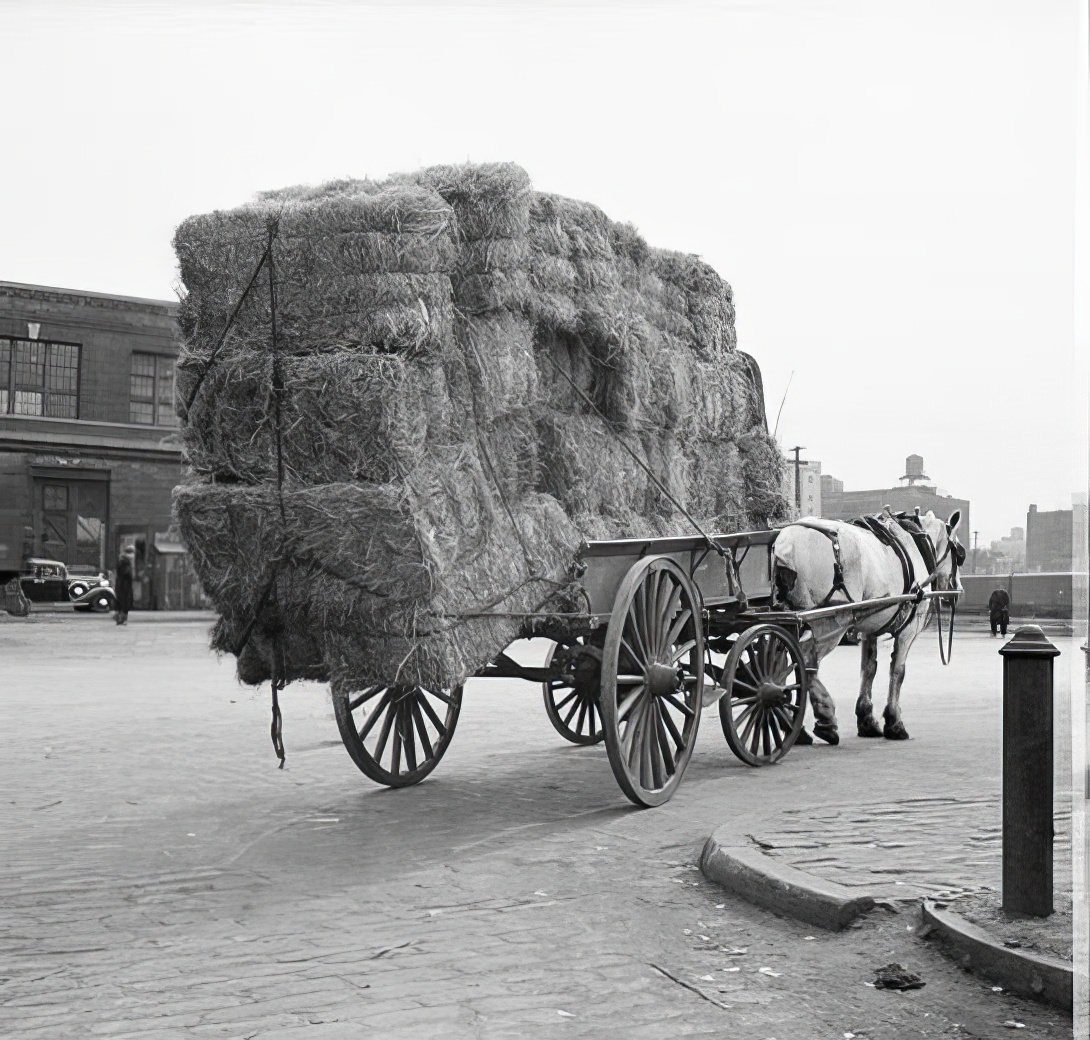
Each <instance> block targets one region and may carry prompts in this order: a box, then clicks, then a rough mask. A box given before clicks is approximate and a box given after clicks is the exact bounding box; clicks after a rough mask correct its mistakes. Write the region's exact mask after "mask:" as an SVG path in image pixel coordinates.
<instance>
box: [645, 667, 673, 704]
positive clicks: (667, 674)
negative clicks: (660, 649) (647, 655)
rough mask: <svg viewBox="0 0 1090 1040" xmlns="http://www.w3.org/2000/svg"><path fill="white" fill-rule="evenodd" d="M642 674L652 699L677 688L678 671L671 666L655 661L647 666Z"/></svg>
mask: <svg viewBox="0 0 1090 1040" xmlns="http://www.w3.org/2000/svg"><path fill="white" fill-rule="evenodd" d="M643 674H644V683H645V685H646V687H647V690H648V692H649V693H650V694H651V695H652V696H653V697H662V696H664V695H666V694H667V693H672V692H673V691H674V690H676V689H677V687H678V671H677V669H676V668H675V667H673V666H672V665H668V664H660V663H658V662H657V661H656V662H654V663H652V664H649V665H648V666H647V668H646V670H645V671H644V673H643Z"/></svg>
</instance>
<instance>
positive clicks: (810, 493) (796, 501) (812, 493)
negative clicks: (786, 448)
mask: <svg viewBox="0 0 1090 1040" xmlns="http://www.w3.org/2000/svg"><path fill="white" fill-rule="evenodd" d="M785 458H786V460H787V465H786V466H785V467H784V474H783V494H784V497H785V498H786V499H787V505H788V508H789V509H790V511H791V515H792V516H796V517H798V516H821V495H822V486H823V485H822V480H823V478H822V476H821V463H820V462H818V461H817V460H815V459H811V460H809V461H805V460H802V459H800V460H799V463H798V469H797V473H796V467H795V456H794V455H787V456H785ZM796 477H797V481H798V482H797V484H796Z"/></svg>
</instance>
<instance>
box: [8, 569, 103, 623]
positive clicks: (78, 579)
mask: <svg viewBox="0 0 1090 1040" xmlns="http://www.w3.org/2000/svg"><path fill="white" fill-rule="evenodd" d="M72 570H73V571H75V572H77V573H70V572H69V570H68V568H67V567H66V566H65V565H64V564H63V563H61V562H60V561H59V560H43V559H37V558H33V559H29V560H27V561H26V565H25V567H24V569H23V573H22V574H20V575H19V585H20V587H21V588H22V590H23V595H24V596H26V598H27V599H29V600H30V601H31V602H32V603H71V604H72V605H73V607H74V608H75V609H76V610H80V611H89V610H93V611H95V612H98V613H105V612H106V611H109V610H113V609H115V607H116V605H117V596H116V594H115V593H114V590H113V586H112V585H111V584H110V579H109V578H108V577H107V576H106V575H105V574H103V573H101V572H100V571H98V570H97V569H96V568H94V567H86V566H80V565H76V566H74V567H73V568H72Z"/></svg>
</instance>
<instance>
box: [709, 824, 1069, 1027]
mask: <svg viewBox="0 0 1090 1040" xmlns="http://www.w3.org/2000/svg"><path fill="white" fill-rule="evenodd" d="M743 829H744V828H743ZM700 869H701V871H702V872H703V874H704V876H705V877H706V878H708V880H709V881H714V882H715V883H716V884H718V885H719V886H720V887H721V888H723V889H724V890H725V891H727V892H730V893H731V894H732V895H736V896H738V897H739V898H741V899H745V900H746V901H747V902H750V903H753V904H754V905H756V906H760V907H762V908H763V909H765V910H771V911H772V912H773V913H776V914H780V915H781V916H784V917H793V918H795V919H797V920H800V921H805V922H806V923H807V924H813V925H817V926H818V927H820V928H825V929H828V930H829V931H840V930H841V929H843V928H846V927H848V925H850V924H851V923H852V922H853V921H854V920H856V918H858V917H860V916H861V915H863V914H865V913H867V912H868V911H869V910H872V909H873V908H874V907H875V906H876V905H887V901H886V900H884V899H880V898H879V897H878V896H876V895H872V894H870V893H867V892H865V891H860V890H859V889H856V888H848V887H846V886H845V885H839V884H837V883H836V882H835V881H826V880H825V879H824V878H819V877H816V876H815V875H813V874H810V873H808V872H807V871H804V870H799V869H798V868H797V867H792V866H790V865H789V864H786V863H783V862H781V861H779V860H776V859H775V858H773V857H772V856H767V855H765V854H764V853H763V852H762V851H761V850H760V849H759V848H756V847H754V845H753V844H752V843H750V842H749V841H747V840H746V838H745V836H740V834H739V828H737V827H736V826H735V827H721V828H719V829H718V830H716V831H715V832H713V833H712V835H711V837H710V838H708V840H707V841H706V842H705V844H704V848H703V851H702V852H701V854H700ZM921 913H922V915H923V920H924V921H925V923H927V924H930V925H931V926H932V928H933V929H934V932H935V933H936V934H937V935H938V937H939V940H940V943H941V946H942V947H943V948H944V951H948V952H949V953H951V954H952V955H953V957H954V959H956V960H958V961H959V963H960V964H961V965H962V967H964V968H966V969H967V970H968V971H971V972H972V973H973V974H975V975H979V976H983V977H985V978H988V979H991V980H992V981H994V982H998V983H1000V984H1001V985H1002V986H1003V987H1004V988H1005V989H1007V990H1009V991H1010V992H1012V993H1015V994H1018V995H1019V996H1023V997H1029V998H1030V999H1033V1000H1038V1001H1041V1002H1043V1003H1046V1004H1050V1005H1051V1006H1053V1007H1057V1008H1060V1009H1063V1010H1067V1011H1071V1010H1072V1006H1073V971H1072V967H1071V965H1070V964H1067V963H1066V962H1064V961H1059V960H1056V959H1054V958H1052V957H1042V956H1040V955H1038V954H1034V953H1029V952H1028V951H1024V950H1018V949H1010V948H1008V947H1006V946H1003V945H1002V943H1000V942H999V941H998V940H997V939H995V938H993V937H992V936H991V935H989V934H988V933H987V932H986V931H984V929H982V928H979V927H977V926H976V925H974V924H970V923H969V922H968V921H966V920H965V919H964V918H963V917H960V916H959V915H958V914H955V913H952V912H951V911H949V910H945V909H940V908H939V907H938V906H936V905H935V903H933V902H932V901H931V900H929V899H924V900H922V906H921Z"/></svg>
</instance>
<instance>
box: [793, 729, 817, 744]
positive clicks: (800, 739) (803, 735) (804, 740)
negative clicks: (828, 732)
mask: <svg viewBox="0 0 1090 1040" xmlns="http://www.w3.org/2000/svg"><path fill="white" fill-rule="evenodd" d="M813 742H814V738H813V737H812V736H810V734H809V733H807V732H806V730H805V729H800V730H799V735H798V736H797V737H795V743H796V744H797V745H798V746H799V747H809V746H810V745H811V744H813Z"/></svg>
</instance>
